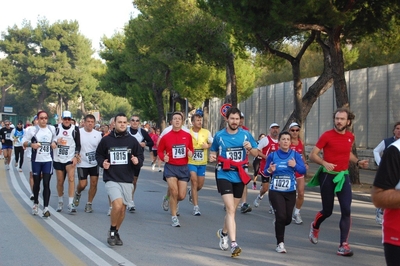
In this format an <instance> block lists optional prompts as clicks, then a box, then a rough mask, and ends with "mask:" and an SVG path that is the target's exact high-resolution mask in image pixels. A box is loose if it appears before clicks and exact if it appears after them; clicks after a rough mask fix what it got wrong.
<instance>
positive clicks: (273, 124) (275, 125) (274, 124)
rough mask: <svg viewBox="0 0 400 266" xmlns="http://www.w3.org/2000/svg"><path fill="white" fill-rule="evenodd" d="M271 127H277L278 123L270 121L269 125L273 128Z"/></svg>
mask: <svg viewBox="0 0 400 266" xmlns="http://www.w3.org/2000/svg"><path fill="white" fill-rule="evenodd" d="M273 127H279V125H278V124H277V123H272V124H271V125H270V126H269V128H270V129H271V128H273Z"/></svg>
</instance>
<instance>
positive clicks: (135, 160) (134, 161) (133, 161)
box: [131, 155, 139, 165]
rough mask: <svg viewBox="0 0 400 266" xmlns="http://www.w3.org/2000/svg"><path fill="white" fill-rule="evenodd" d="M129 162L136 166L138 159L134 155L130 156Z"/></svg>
mask: <svg viewBox="0 0 400 266" xmlns="http://www.w3.org/2000/svg"><path fill="white" fill-rule="evenodd" d="M131 161H132V163H133V164H134V165H137V164H138V163H139V159H138V158H137V157H136V156H135V155H132V157H131Z"/></svg>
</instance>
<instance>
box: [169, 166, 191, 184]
mask: <svg viewBox="0 0 400 266" xmlns="http://www.w3.org/2000/svg"><path fill="white" fill-rule="evenodd" d="M168 177H176V178H178V181H186V182H189V180H190V172H189V167H188V166H187V164H186V165H173V164H168V163H166V164H165V165H164V175H163V180H164V181H167V178H168Z"/></svg>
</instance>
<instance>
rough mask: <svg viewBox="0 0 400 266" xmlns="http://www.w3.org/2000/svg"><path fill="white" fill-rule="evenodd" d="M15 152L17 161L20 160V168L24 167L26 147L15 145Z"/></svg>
mask: <svg viewBox="0 0 400 266" xmlns="http://www.w3.org/2000/svg"><path fill="white" fill-rule="evenodd" d="M14 153H15V162H19V168H22V164H23V163H24V148H23V147H14Z"/></svg>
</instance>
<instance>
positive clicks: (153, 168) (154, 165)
mask: <svg viewBox="0 0 400 266" xmlns="http://www.w3.org/2000/svg"><path fill="white" fill-rule="evenodd" d="M151 170H153V171H154V170H156V164H155V163H153V165H152V166H151Z"/></svg>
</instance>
